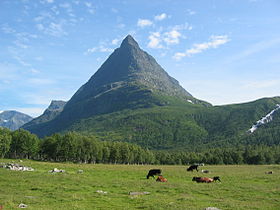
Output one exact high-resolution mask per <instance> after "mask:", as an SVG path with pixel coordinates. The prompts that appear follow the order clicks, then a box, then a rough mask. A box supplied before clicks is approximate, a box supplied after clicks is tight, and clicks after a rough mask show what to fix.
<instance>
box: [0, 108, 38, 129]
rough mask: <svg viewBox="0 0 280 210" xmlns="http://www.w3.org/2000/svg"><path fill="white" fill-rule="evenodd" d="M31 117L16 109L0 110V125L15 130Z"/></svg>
mask: <svg viewBox="0 0 280 210" xmlns="http://www.w3.org/2000/svg"><path fill="white" fill-rule="evenodd" d="M32 119H33V118H32V117H30V116H29V115H26V114H23V113H21V112H17V111H1V112H0V127H5V128H9V129H10V130H17V129H18V128H20V127H21V126H22V125H24V124H25V123H27V122H29V121H30V120H32Z"/></svg>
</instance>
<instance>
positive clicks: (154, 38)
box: [148, 32, 163, 48]
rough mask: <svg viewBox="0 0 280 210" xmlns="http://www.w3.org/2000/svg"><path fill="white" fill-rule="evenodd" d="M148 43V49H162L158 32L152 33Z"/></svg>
mask: <svg viewBox="0 0 280 210" xmlns="http://www.w3.org/2000/svg"><path fill="white" fill-rule="evenodd" d="M149 40H150V42H149V43H148V47H149V48H163V46H162V45H161V44H160V43H161V35H160V32H153V33H151V35H150V36H149Z"/></svg>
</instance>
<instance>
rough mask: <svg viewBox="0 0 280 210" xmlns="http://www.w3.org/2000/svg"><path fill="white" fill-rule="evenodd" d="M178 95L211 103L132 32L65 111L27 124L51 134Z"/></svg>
mask: <svg viewBox="0 0 280 210" xmlns="http://www.w3.org/2000/svg"><path fill="white" fill-rule="evenodd" d="M174 99H175V100H180V101H184V102H187V101H190V100H191V101H192V103H193V104H202V105H205V106H210V104H209V103H207V102H203V101H200V100H198V99H195V98H194V97H193V96H192V95H191V94H190V93H188V92H187V91H186V90H185V89H184V88H182V87H181V86H180V85H179V82H178V81H177V80H175V79H174V78H172V77H170V76H169V75H168V74H167V73H166V72H165V71H164V69H163V68H162V67H161V66H160V65H159V64H158V63H157V62H156V60H155V59H154V58H153V57H152V56H150V55H149V54H148V53H146V52H144V51H143V50H141V49H140V48H139V46H138V44H137V42H136V41H135V40H134V39H133V38H132V37H131V36H130V35H128V36H127V37H126V38H125V39H124V40H123V42H122V44H121V46H120V48H117V49H116V50H115V51H114V52H113V53H112V54H111V55H110V56H109V58H108V59H107V60H106V61H105V62H104V64H103V65H102V66H101V67H100V68H99V69H98V71H97V72H96V73H95V74H94V75H93V76H92V77H91V78H90V79H89V81H88V82H87V83H85V84H84V85H83V86H82V87H81V88H79V90H78V91H77V92H76V93H75V94H74V95H73V97H72V98H71V99H70V100H69V101H68V102H67V104H66V105H65V107H64V109H63V111H61V112H60V113H59V114H58V115H57V116H56V117H55V118H54V119H52V120H50V121H48V122H47V121H41V122H40V123H39V124H37V125H36V126H35V127H34V126H28V127H25V128H26V129H28V130H30V131H32V132H34V133H37V134H39V135H49V134H51V133H54V132H59V131H60V130H63V129H65V128H66V127H69V126H70V125H71V124H73V123H75V122H77V121H78V120H80V119H85V118H88V117H92V116H96V115H100V114H107V113H112V112H116V111H121V110H127V109H129V110H134V109H138V108H149V107H153V106H165V105H169V104H170V103H172V101H173V100H174ZM34 121H37V119H36V120H34Z"/></svg>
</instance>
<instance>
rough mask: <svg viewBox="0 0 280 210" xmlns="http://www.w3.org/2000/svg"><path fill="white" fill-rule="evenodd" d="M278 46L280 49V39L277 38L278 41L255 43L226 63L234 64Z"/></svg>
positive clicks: (231, 57)
mask: <svg viewBox="0 0 280 210" xmlns="http://www.w3.org/2000/svg"><path fill="white" fill-rule="evenodd" d="M276 46H278V48H279V47H280V38H276V39H272V40H265V41H261V42H258V43H255V44H253V45H251V46H249V47H247V49H245V50H243V51H241V52H238V53H237V54H236V55H232V56H230V57H229V58H228V59H227V60H226V62H227V63H232V62H236V61H239V60H242V59H246V58H248V57H249V56H251V55H254V54H256V53H259V52H262V51H264V50H267V49H270V48H273V47H276Z"/></svg>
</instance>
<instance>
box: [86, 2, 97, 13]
mask: <svg viewBox="0 0 280 210" xmlns="http://www.w3.org/2000/svg"><path fill="white" fill-rule="evenodd" d="M84 4H85V6H86V7H87V8H88V12H89V13H91V14H94V13H95V9H94V5H93V4H92V3H91V2H85V3H84Z"/></svg>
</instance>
